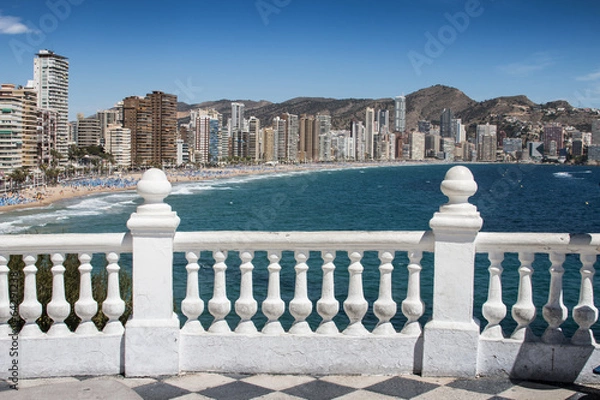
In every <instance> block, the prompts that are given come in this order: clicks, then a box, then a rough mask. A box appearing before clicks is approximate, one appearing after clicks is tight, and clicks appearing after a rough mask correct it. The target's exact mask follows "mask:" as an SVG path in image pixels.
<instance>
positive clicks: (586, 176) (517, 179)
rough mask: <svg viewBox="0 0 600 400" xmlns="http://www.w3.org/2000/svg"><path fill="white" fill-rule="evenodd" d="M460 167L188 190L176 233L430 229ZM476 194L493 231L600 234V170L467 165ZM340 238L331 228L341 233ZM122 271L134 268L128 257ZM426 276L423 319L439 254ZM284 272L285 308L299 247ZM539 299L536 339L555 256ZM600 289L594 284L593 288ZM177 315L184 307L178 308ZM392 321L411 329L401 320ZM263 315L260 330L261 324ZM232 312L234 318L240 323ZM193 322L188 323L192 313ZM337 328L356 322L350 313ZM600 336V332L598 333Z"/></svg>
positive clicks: (62, 224) (542, 267)
mask: <svg viewBox="0 0 600 400" xmlns="http://www.w3.org/2000/svg"><path fill="white" fill-rule="evenodd" d="M451 167H452V165H444V164H423V165H401V166H385V167H376V168H350V169H343V170H339V169H330V170H328V169H323V170H318V171H308V172H286V173H273V174H268V175H249V176H239V177H234V178H227V179H220V180H212V181H202V182H191V183H179V184H175V185H174V186H173V190H172V193H171V195H170V196H169V197H168V198H167V199H166V202H167V203H168V204H170V205H171V206H172V208H173V210H174V211H176V212H177V213H178V215H179V217H180V218H181V224H180V226H179V228H178V230H179V231H206V230H261V231H315V230H331V231H338V230H427V229H429V225H428V224H429V220H430V219H431V217H432V216H433V213H434V212H436V211H437V210H438V208H439V206H440V205H442V204H443V203H445V202H446V200H447V199H446V197H445V196H444V195H443V194H442V193H441V191H440V183H441V182H442V180H443V178H444V175H445V173H446V171H447V170H448V169H449V168H451ZM467 167H468V168H469V169H470V170H471V171H472V172H473V175H474V177H475V180H476V181H477V183H478V186H479V189H478V191H477V193H476V194H475V195H474V196H473V197H472V198H471V202H472V203H473V204H475V205H476V206H477V207H478V210H479V212H480V213H481V216H482V218H483V220H484V223H483V228H482V231H487V232H566V233H593V232H600V168H596V167H588V166H564V165H532V164H469V165H467ZM140 203H141V200H140V198H139V196H137V194H136V193H135V192H133V191H130V192H118V193H111V194H103V195H96V196H92V197H86V198H79V199H72V200H68V201H64V202H60V203H56V204H54V205H52V206H49V207H45V208H39V209H29V210H18V211H14V212H7V213H0V233H1V234H7V233H9V234H12V233H71V232H77V233H94V232H124V231H126V229H127V228H126V225H125V224H126V222H127V219H128V218H129V216H130V214H131V213H132V212H134V211H135V208H136V206H137V205H139V204H140ZM333 234H334V233H333ZM335 262H336V264H339V265H341V266H343V267H339V268H337V269H336V272H335V273H336V297H337V298H338V300H339V301H340V304H341V303H342V302H343V300H344V299H345V297H346V284H347V271H346V270H345V266H346V265H347V263H348V258H347V254H345V253H344V252H339V253H338V256H337V258H336V260H335ZM213 263H214V260H212V257H211V256H210V253H207V252H203V253H202V255H201V259H200V265H201V267H202V273H201V282H200V284H201V296H202V298H203V299H204V300H205V302H207V301H208V300H209V299H210V298H211V296H212V265H213ZM253 263H254V265H255V267H256V268H255V271H254V278H255V279H254V280H255V283H254V294H255V298H256V299H257V301H258V303H259V305H260V303H261V302H262V301H263V300H264V298H265V297H266V283H267V278H268V275H267V271H266V266H267V265H268V261H267V259H266V253H265V252H261V251H257V252H256V254H255V258H254V260H253ZM123 264H124V265H127V264H128V258H127V256H124V257H123ZM227 264H228V266H229V268H228V270H227V274H228V275H227V278H228V282H232V283H231V284H230V285H228V295H229V298H230V299H232V302H233V301H234V300H235V299H237V297H238V293H239V287H237V285H238V284H239V283H237V282H239V279H238V277H239V270H238V269H237V267H238V266H239V264H240V261H239V257H238V255H237V253H236V252H230V253H229V258H228V260H227ZM308 264H309V267H310V270H309V297H310V298H311V299H312V300H313V301H316V300H318V298H319V296H320V290H321V281H320V279H321V271H320V266H321V264H322V260H321V258H320V254H319V253H317V252H311V257H310V259H309V262H308ZM407 264H408V258H407V256H406V254H405V253H401V252H399V253H397V255H396V258H395V259H394V262H393V265H394V268H395V270H394V275H393V276H394V280H393V296H394V299H395V300H396V301H397V302H398V304H400V302H401V301H402V300H403V299H404V298H405V297H406V278H407V271H406V266H407ZM422 264H423V271H422V276H421V284H422V296H423V300H424V302H425V303H426V313H425V315H424V316H423V322H425V321H426V319H427V318H428V317H429V316H430V313H431V285H432V284H431V282H432V276H433V275H432V272H433V271H432V270H433V268H432V266H433V262H432V255H431V254H425V255H424V258H423V262H422ZM185 265H186V260H185V258H184V255H183V254H176V255H175V264H174V293H175V299H176V307H178V305H179V304H180V302H181V300H182V299H183V298H184V297H185V277H186V275H185ZM281 265H282V267H283V271H282V296H283V298H284V300H285V301H286V302H287V301H289V300H291V298H292V296H293V280H294V271H293V266H294V259H293V252H284V254H283V257H282V261H281ZM363 265H364V266H365V272H364V287H365V297H366V298H367V300H368V301H369V303H370V306H371V307H372V303H373V302H374V301H375V300H376V299H377V287H378V279H379V275H378V270H377V267H378V265H379V261H378V259H377V254H376V253H375V252H369V251H367V252H365V256H364V259H363ZM518 265H519V263H518V259H517V255H516V254H511V253H509V254H506V256H505V260H504V262H503V267H504V273H503V296H504V302H505V304H507V306H508V313H507V317H506V318H505V320H504V321H503V326H504V328H505V333H506V334H510V332H511V331H512V329H514V327H515V325H516V324H515V322H514V321H513V320H512V318H511V317H510V307H511V305H512V304H514V303H515V302H516V296H517V282H518V272H517V268H518ZM488 266H489V261H488V260H487V256H486V255H485V254H480V255H478V256H477V262H476V277H475V293H476V298H475V308H474V313H475V315H476V316H477V317H478V318H480V319H481V320H482V324H485V320H484V319H483V318H482V317H481V305H482V304H483V302H484V301H485V300H486V297H487V285H488V279H489V277H488V272H487V268H488ZM533 267H534V270H535V272H534V275H533V285H534V292H535V298H534V302H535V304H536V307H537V310H538V317H537V319H536V321H534V323H533V325H532V326H533V328H534V330H535V331H536V333H537V334H541V333H542V332H543V329H544V328H545V326H546V325H545V322H544V320H543V317H542V314H541V308H542V307H543V305H544V304H545V303H546V301H547V297H548V281H549V273H548V268H549V267H550V263H549V260H548V256H547V255H538V256H537V257H536V261H535V263H534V265H533ZM580 267H581V263H580V262H579V260H578V257H577V256H571V255H568V256H567V261H566V263H565V275H564V302H565V304H566V305H567V307H568V308H569V310H571V309H572V307H573V306H575V305H576V304H577V302H578V296H579V283H580V275H579V268H580ZM596 286H597V285H596ZM178 311H179V310H178ZM398 314H399V316H397V317H396V319H395V320H394V321H393V322H394V323H395V325H396V326H397V327H399V328H400V327H401V326H402V324H403V323H404V317H403V316H402V315H401V313H400V312H399V313H398ZM261 315H262V314H260V311H259V313H258V316H257V320H258V324H259V325H260V324H261V323H264V321H265V320H266V319H265V318H264V316H262V317H261ZM236 318H237V317H236V316H235V313H234V312H233V311H232V313H231V318H230V319H231V323H232V326H234V324H235V322H236ZM211 319H212V317H211V316H210V315H209V314H208V313H207V312H206V311H205V313H204V314H203V316H202V317H201V320H202V322H203V324H204V325H205V326H207V325H208V324H209V323H210V321H211ZM183 320H185V317H183ZM282 320H283V321H284V327H286V328H287V327H289V324H291V322H292V321H293V318H291V316H290V315H289V314H288V313H287V312H286V314H285V315H284V317H283V318H282ZM309 321H310V323H311V325H313V327H315V326H316V325H318V322H319V321H320V317H319V316H318V315H317V314H316V312H313V314H312V315H311V317H310V319H309ZM336 322H337V323H338V324H339V325H340V326H343V325H344V324H345V323H347V319H346V317H345V316H344V315H343V312H341V313H340V316H338V317H337V319H336ZM376 322H377V319H376V318H375V316H374V315H373V313H372V310H371V309H370V310H369V312H368V313H367V316H366V317H365V325H367V327H369V328H372V327H373V326H374V324H376ZM564 329H565V331H566V333H567V335H568V336H570V335H571V334H572V332H573V331H574V330H575V329H576V325H575V324H574V322H573V321H572V318H571V316H570V315H569V318H568V320H567V322H565V324H564ZM595 332H596V333H597V334H598V333H600V330H595Z"/></svg>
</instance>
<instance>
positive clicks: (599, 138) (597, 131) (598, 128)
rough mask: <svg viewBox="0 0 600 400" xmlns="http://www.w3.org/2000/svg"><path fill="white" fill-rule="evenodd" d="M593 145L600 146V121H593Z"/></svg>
mask: <svg viewBox="0 0 600 400" xmlns="http://www.w3.org/2000/svg"><path fill="white" fill-rule="evenodd" d="M592 144H600V119H595V120H593V121H592Z"/></svg>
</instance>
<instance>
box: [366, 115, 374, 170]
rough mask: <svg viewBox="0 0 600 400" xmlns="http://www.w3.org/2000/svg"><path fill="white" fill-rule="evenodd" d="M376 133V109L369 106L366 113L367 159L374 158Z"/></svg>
mask: <svg viewBox="0 0 600 400" xmlns="http://www.w3.org/2000/svg"><path fill="white" fill-rule="evenodd" d="M375 134H376V129H375V110H374V109H372V108H371V107H367V111H366V113H365V135H366V138H365V139H366V143H365V146H366V149H365V152H366V154H365V157H366V159H367V160H373V158H374V156H375Z"/></svg>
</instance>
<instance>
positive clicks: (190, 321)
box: [181, 251, 204, 333]
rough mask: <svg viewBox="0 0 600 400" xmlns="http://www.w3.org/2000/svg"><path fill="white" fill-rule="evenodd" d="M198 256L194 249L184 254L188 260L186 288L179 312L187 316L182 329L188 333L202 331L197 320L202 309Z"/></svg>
mask: <svg viewBox="0 0 600 400" xmlns="http://www.w3.org/2000/svg"><path fill="white" fill-rule="evenodd" d="M199 256H200V255H199V254H198V252H194V251H188V252H187V253H186V255H185V258H186V259H187V261H188V265H187V266H186V267H185V269H186V271H187V290H186V296H185V299H183V301H182V302H181V312H182V313H183V315H185V316H186V317H187V321H185V325H184V326H183V329H182V330H183V331H184V332H190V333H200V332H204V328H203V327H202V324H200V321H198V317H199V316H200V314H202V311H204V302H203V301H202V299H201V298H200V289H199V287H198V271H199V270H200V265H198V259H199V258H200V257H199Z"/></svg>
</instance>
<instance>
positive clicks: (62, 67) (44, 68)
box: [33, 50, 69, 166]
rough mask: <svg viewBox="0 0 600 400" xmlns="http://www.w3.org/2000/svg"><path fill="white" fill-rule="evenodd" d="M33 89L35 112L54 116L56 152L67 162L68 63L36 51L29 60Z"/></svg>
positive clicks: (64, 58)
mask: <svg viewBox="0 0 600 400" xmlns="http://www.w3.org/2000/svg"><path fill="white" fill-rule="evenodd" d="M33 88H34V89H35V90H36V91H37V102H38V107H39V108H45V109H50V110H54V111H56V112H57V114H58V121H57V127H56V130H57V132H56V135H57V138H56V151H58V153H59V154H60V155H61V156H62V157H61V164H62V165H63V166H64V165H66V162H67V153H68V146H69V128H68V124H69V61H68V59H67V58H66V57H63V56H60V55H58V54H55V53H54V52H52V51H50V50H40V52H39V53H38V54H37V55H36V57H35V59H34V60H33Z"/></svg>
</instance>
